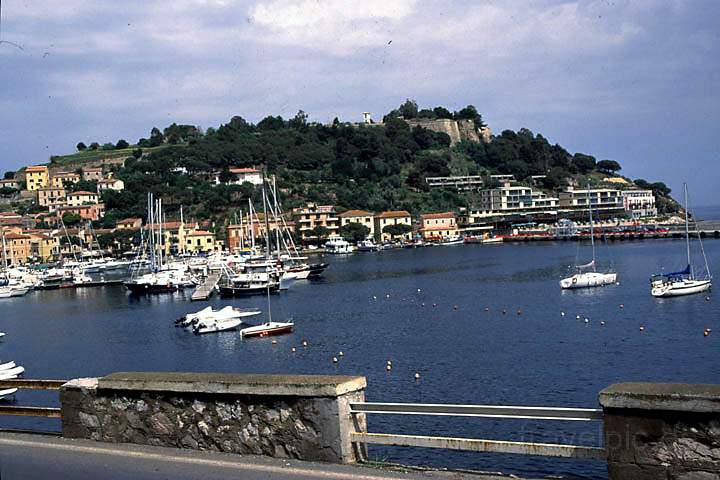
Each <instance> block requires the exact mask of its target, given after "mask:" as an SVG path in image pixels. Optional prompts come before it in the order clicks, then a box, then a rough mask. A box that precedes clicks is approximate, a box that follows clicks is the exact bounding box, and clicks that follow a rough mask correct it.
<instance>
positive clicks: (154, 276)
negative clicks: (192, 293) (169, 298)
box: [125, 269, 197, 294]
mask: <svg viewBox="0 0 720 480" xmlns="http://www.w3.org/2000/svg"><path fill="white" fill-rule="evenodd" d="M196 284H197V280H196V279H195V278H194V277H193V276H192V275H190V274H189V273H188V272H186V271H185V270H182V269H172V270H161V271H159V272H152V273H146V274H144V275H140V276H138V277H135V278H132V279H130V280H128V281H126V282H125V287H127V289H128V290H130V292H132V293H134V294H143V293H170V292H176V291H179V290H182V289H184V288H188V287H192V286H194V285H196Z"/></svg>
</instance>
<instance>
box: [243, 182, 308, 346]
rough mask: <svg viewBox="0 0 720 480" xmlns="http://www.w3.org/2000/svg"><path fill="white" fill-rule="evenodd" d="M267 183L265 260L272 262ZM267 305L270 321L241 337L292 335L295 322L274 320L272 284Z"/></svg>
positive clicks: (246, 331)
mask: <svg viewBox="0 0 720 480" xmlns="http://www.w3.org/2000/svg"><path fill="white" fill-rule="evenodd" d="M265 187H266V182H265V178H264V177H263V190H262V193H263V213H264V214H265V215H264V216H265V260H266V261H269V260H270V252H271V249H270V225H269V222H268V212H267V204H268V203H269V201H268V197H267V192H266V188H265ZM266 294H267V303H268V321H267V322H265V323H263V324H261V325H255V326H252V327H247V328H243V329H242V330H240V336H241V337H242V338H245V337H267V336H270V335H281V334H283V333H290V332H292V331H293V328H294V327H295V324H294V323H293V322H274V321H273V319H272V310H271V309H270V283H269V282H268V283H267V287H266Z"/></svg>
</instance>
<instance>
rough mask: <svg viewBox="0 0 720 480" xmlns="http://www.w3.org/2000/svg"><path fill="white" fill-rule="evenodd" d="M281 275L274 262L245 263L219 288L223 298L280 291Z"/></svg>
mask: <svg viewBox="0 0 720 480" xmlns="http://www.w3.org/2000/svg"><path fill="white" fill-rule="evenodd" d="M280 277H281V273H280V271H279V270H278V268H277V266H276V265H275V263H274V262H271V261H262V262H245V263H244V264H243V265H242V266H241V267H240V269H239V272H235V273H234V274H233V275H232V276H230V278H228V279H227V281H226V282H225V283H223V284H221V285H220V286H219V290H220V296H221V297H242V296H246V295H260V294H264V293H265V291H266V290H269V291H270V292H273V293H274V292H277V291H278V290H280Z"/></svg>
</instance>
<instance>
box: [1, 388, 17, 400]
mask: <svg viewBox="0 0 720 480" xmlns="http://www.w3.org/2000/svg"><path fill="white" fill-rule="evenodd" d="M17 391H18V389H17V388H6V389H4V390H0V400H5V399H6V398H7V397H10V396H12V395H15V394H16V393H17Z"/></svg>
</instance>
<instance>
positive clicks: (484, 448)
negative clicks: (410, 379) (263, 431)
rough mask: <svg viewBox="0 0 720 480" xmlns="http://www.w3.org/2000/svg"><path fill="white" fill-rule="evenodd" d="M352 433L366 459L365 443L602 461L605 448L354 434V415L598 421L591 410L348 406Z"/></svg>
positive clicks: (597, 412) (596, 413)
mask: <svg viewBox="0 0 720 480" xmlns="http://www.w3.org/2000/svg"><path fill="white" fill-rule="evenodd" d="M350 413H351V415H352V417H353V419H354V423H355V429H356V431H355V432H353V433H352V434H351V437H352V442H353V443H354V444H355V445H356V447H357V448H358V450H357V452H358V455H359V456H360V457H361V458H367V454H366V447H365V445H366V444H376V445H393V446H404V447H425V448H443V449H450V450H465V451H473V452H494V453H514V454H521V455H543V456H550V457H564V458H578V459H587V460H605V458H606V454H605V449H604V448H602V447H590V446H582V445H564V444H553V443H531V442H515V441H502V440H484V439H474V438H457V437H433V436H424V435H398V434H388V433H365V432H360V431H358V430H359V428H358V419H357V416H358V414H390V415H432V416H455V417H482V418H508V419H518V420H563V421H583V422H588V421H598V420H602V418H603V413H602V410H599V409H591V408H561V407H519V406H500V405H446V404H416V403H372V402H363V403H351V404H350Z"/></svg>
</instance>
